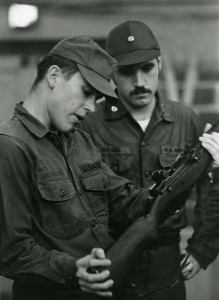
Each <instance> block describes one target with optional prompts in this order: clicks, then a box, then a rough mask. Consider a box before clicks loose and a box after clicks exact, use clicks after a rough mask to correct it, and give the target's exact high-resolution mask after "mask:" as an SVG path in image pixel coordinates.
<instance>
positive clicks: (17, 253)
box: [0, 135, 77, 285]
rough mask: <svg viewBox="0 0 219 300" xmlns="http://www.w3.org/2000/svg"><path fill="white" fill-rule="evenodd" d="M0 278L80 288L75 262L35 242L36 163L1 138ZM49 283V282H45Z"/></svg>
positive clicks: (18, 145) (15, 144)
mask: <svg viewBox="0 0 219 300" xmlns="http://www.w3.org/2000/svg"><path fill="white" fill-rule="evenodd" d="M0 144H1V148H0V274H1V275H2V276H5V277H8V278H11V279H16V278H18V279H21V280H22V279H25V278H26V277H27V276H28V278H31V276H33V277H34V279H35V280H36V278H37V280H39V281H41V283H42V284H46V282H47V283H48V284H51V283H52V282H54V281H55V282H58V283H60V284H68V283H69V284H71V285H74V284H77V279H76V277H75V273H76V267H75V261H76V258H74V257H71V256H69V255H68V254H66V253H63V252H59V251H56V250H52V251H49V250H47V249H45V248H44V247H42V246H40V245H39V244H38V243H37V242H36V240H34V238H33V236H34V235H33V232H34V230H35V228H34V224H35V222H34V221H35V218H36V212H35V211H34V207H33V205H32V203H31V199H32V198H33V196H32V194H31V184H32V183H31V177H32V176H33V174H32V173H33V170H34V169H33V166H32V164H33V163H34V162H33V161H32V160H31V158H30V155H28V153H27V151H26V149H25V147H24V146H23V145H22V144H21V143H20V142H19V141H17V140H15V139H14V138H11V137H8V136H5V135H0ZM46 279H47V281H46Z"/></svg>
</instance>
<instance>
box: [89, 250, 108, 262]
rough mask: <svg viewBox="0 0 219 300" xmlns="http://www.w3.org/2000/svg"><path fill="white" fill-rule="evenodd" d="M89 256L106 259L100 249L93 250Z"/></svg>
mask: <svg viewBox="0 0 219 300" xmlns="http://www.w3.org/2000/svg"><path fill="white" fill-rule="evenodd" d="M91 254H92V255H93V257H94V258H100V259H104V258H106V256H105V252H104V250H103V249H102V248H93V249H92V252H91Z"/></svg>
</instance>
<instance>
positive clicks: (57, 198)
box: [0, 104, 148, 286]
mask: <svg viewBox="0 0 219 300" xmlns="http://www.w3.org/2000/svg"><path fill="white" fill-rule="evenodd" d="M0 144H1V148H0V274H1V275H3V276H6V277H9V278H12V279H17V280H25V279H27V280H28V279H31V280H32V281H31V282H32V283H34V282H35V281H36V280H39V282H41V283H42V284H44V283H45V282H46V279H48V282H49V284H50V283H51V282H53V281H54V282H56V283H60V284H69V285H70V286H74V284H75V285H77V282H78V280H77V278H76V277H75V273H76V267H75V261H76V259H78V258H80V257H82V256H85V255H87V254H89V253H90V251H91V249H92V248H94V247H102V248H104V249H106V248H108V247H109V245H110V244H111V243H112V242H113V238H112V236H111V235H110V233H109V229H110V228H113V227H115V228H116V229H118V228H119V229H120V230H122V229H124V228H126V227H127V226H128V224H129V223H130V222H132V221H133V220H134V218H135V217H136V216H137V215H140V214H142V213H143V210H147V204H148V202H147V196H148V192H147V189H140V190H135V189H134V188H133V185H132V184H131V183H130V182H129V181H128V180H126V179H124V178H121V177H119V176H116V175H115V174H114V173H113V172H112V171H111V170H110V169H109V167H108V166H107V165H106V164H104V163H102V161H101V156H100V154H99V152H98V151H97V149H96V147H95V146H94V144H93V143H92V142H91V139H90V138H89V136H88V135H87V134H86V133H84V132H82V131H80V130H79V129H75V130H73V132H71V133H65V134H56V133H54V132H53V133H52V132H50V131H48V130H46V129H45V127H44V126H43V124H41V123H40V122H39V121H38V120H37V119H35V118H34V117H33V116H32V115H31V114H29V113H28V112H27V111H26V110H25V108H24V107H23V106H22V105H21V104H18V105H17V106H16V108H15V112H14V115H13V117H12V118H11V120H10V121H9V122H6V123H5V124H3V125H2V126H1V127H0ZM137 204H138V205H137ZM139 204H140V205H139ZM109 223H110V226H111V227H109ZM50 280H51V282H50Z"/></svg>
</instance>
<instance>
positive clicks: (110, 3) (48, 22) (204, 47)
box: [0, 0, 219, 300]
mask: <svg viewBox="0 0 219 300" xmlns="http://www.w3.org/2000/svg"><path fill="white" fill-rule="evenodd" d="M17 2H19V3H20V4H32V5H36V6H37V8H38V13H39V17H38V20H37V21H36V22H35V24H31V25H30V26H29V27H28V28H11V27H10V26H9V24H8V12H9V7H10V5H11V4H13V1H11V0H0V122H1V121H4V120H5V119H6V118H8V117H9V116H10V115H11V113H12V112H13V109H14V105H15V103H16V102H19V101H22V100H23V98H24V97H25V95H26V93H27V92H28V91H29V88H30V85H31V84H32V82H33V79H34V77H35V75H36V71H35V66H36V63H37V61H38V59H39V58H40V57H41V56H42V55H43V54H44V53H46V52H47V51H48V50H49V49H50V48H51V47H52V46H53V45H54V44H55V43H56V42H58V41H59V40H60V39H62V38H64V37H68V36H74V35H80V34H85V35H90V36H91V37H93V38H94V39H95V40H96V41H97V42H98V43H99V44H100V45H101V46H102V47H104V44H105V38H106V35H107V34H108V32H109V31H110V30H111V29H112V28H113V27H114V26H115V25H117V24H119V23H121V22H123V21H126V20H130V19H133V20H139V21H143V22H145V23H147V24H148V25H149V26H150V27H151V29H152V31H153V32H154V34H155V35H156V37H157V39H158V41H159V43H160V46H161V49H162V57H163V62H164V64H163V70H162V74H161V78H160V85H159V90H160V93H161V94H162V95H164V96H165V97H168V98H170V99H172V100H175V101H180V102H182V103H184V104H185V105H188V106H190V107H191V108H193V109H194V111H196V113H198V114H199V115H200V117H201V119H202V120H203V122H214V121H216V120H217V119H219V118H218V116H219V2H218V0H208V1H207V0H29V1H17ZM23 18H24V17H23V16H22V15H20V19H23ZM193 206H194V202H193V201H190V202H189V203H188V208H187V209H188V215H189V223H190V225H191V223H192V220H193V215H192V208H193ZM191 231H192V229H191V226H188V227H187V228H186V230H184V231H183V233H182V245H183V244H185V241H186V239H187V238H188V236H189V235H190V234H191ZM170 259H171V258H170ZM10 289H11V281H10V280H7V279H5V278H0V300H7V299H9V294H10ZM187 291H188V300H193V299H195V300H216V299H219V261H218V259H217V260H216V261H215V262H214V263H213V264H212V265H211V266H210V267H209V268H208V270H207V271H202V272H201V273H200V274H199V275H198V276H197V277H195V278H194V279H192V280H190V281H189V282H188V283H187ZM164 300H166V299H164Z"/></svg>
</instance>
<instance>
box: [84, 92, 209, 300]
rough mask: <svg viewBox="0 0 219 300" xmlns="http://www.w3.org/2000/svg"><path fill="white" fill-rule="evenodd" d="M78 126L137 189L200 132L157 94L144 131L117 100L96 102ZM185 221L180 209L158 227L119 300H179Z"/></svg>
mask: <svg viewBox="0 0 219 300" xmlns="http://www.w3.org/2000/svg"><path fill="white" fill-rule="evenodd" d="M80 128H81V129H83V130H85V131H86V132H88V133H89V135H90V136H91V138H92V140H93V141H94V143H95V145H96V146H97V148H98V149H99V151H100V153H101V154H102V157H103V160H104V161H105V162H106V163H107V164H108V165H109V166H110V167H111V168H112V170H113V171H114V172H115V173H116V174H118V175H121V176H124V177H126V178H128V179H129V180H131V181H132V182H133V183H134V185H135V186H136V187H138V188H139V187H147V188H150V187H151V186H152V185H153V183H154V182H153V180H152V172H153V171H154V170H157V169H160V168H164V167H167V166H169V165H170V164H171V163H172V162H173V161H174V160H175V159H176V158H177V156H178V155H179V153H180V152H182V151H183V150H185V148H186V147H190V146H192V145H194V144H196V142H197V138H198V136H199V135H200V134H201V130H202V129H201V126H200V123H199V119H198V118H197V116H196V115H195V114H194V113H193V112H192V111H191V110H190V109H189V108H188V107H185V106H183V105H181V104H180V103H176V102H173V101H169V100H165V101H163V100H162V99H159V97H158V98H157V100H156V106H155V109H154V111H153V114H152V117H151V120H150V122H149V125H148V127H147V129H146V131H145V132H143V131H142V129H141V127H140V126H139V124H138V123H137V122H136V121H135V120H134V119H133V118H132V116H131V115H130V114H129V113H128V111H127V110H126V109H125V107H124V106H123V105H122V103H121V102H120V101H118V103H117V104H113V105H112V104H111V103H110V102H108V101H105V102H103V103H101V104H100V105H99V107H98V109H97V111H96V112H95V113H92V114H90V116H89V117H88V118H87V119H86V120H84V121H83V122H82V123H81V125H80ZM205 189H206V187H205V185H202V187H201V189H200V190H199V200H200V202H202V201H205V198H206V194H205V193H204V192H203V190H205ZM182 197H186V195H185V196H182ZM203 198H204V199H203ZM176 201H177V199H176ZM186 225H187V221H186V217H185V214H184V212H183V210H182V212H181V213H180V214H179V215H177V216H176V219H175V220H174V222H173V223H172V225H171V228H168V226H167V225H166V226H161V228H160V237H159V239H158V241H157V242H154V243H153V244H152V243H151V244H150V245H148V247H149V248H150V249H148V250H147V251H145V252H144V253H143V255H142V257H141V258H139V262H138V266H137V268H136V270H135V274H134V275H133V278H132V281H131V282H130V285H129V288H128V289H127V294H126V295H125V296H124V299H135V300H137V299H156V300H157V299H162V300H164V299H165V300H166V299H168V300H169V299H174V300H175V299H178V300H179V299H185V288H184V283H183V282H182V280H179V279H180V274H181V272H180V253H179V241H180V235H179V232H180V229H181V228H183V227H185V226H186Z"/></svg>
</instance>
